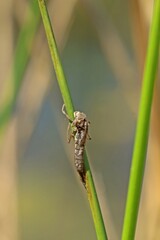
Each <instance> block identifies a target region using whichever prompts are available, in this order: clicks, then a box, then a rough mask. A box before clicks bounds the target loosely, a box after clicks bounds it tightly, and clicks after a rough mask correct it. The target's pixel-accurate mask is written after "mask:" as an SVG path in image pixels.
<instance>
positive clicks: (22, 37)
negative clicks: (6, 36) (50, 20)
mask: <svg viewBox="0 0 160 240" xmlns="http://www.w3.org/2000/svg"><path fill="white" fill-rule="evenodd" d="M39 16H40V14H39V8H38V4H37V2H36V1H30V3H29V7H28V11H27V16H26V21H25V23H24V25H23V27H22V29H21V31H20V33H19V36H18V41H17V45H16V49H15V53H14V57H13V65H12V70H11V73H10V76H9V79H6V81H8V82H9V86H8V87H7V89H6V91H5V93H6V95H5V96H4V100H3V104H1V106H0V135H1V134H2V133H4V130H5V127H6V126H7V123H8V121H9V119H10V117H11V114H12V111H13V107H14V105H15V102H16V99H17V96H18V93H19V89H20V86H21V83H22V80H23V75H24V73H25V69H26V65H27V63H28V59H29V56H30V52H31V45H32V42H33V39H34V36H35V32H36V30H37V26H38V22H39Z"/></svg>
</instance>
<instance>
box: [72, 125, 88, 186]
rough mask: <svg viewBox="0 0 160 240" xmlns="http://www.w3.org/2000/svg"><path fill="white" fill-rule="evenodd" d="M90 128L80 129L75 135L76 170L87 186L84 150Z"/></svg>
mask: <svg viewBox="0 0 160 240" xmlns="http://www.w3.org/2000/svg"><path fill="white" fill-rule="evenodd" d="M87 132H88V126H87V125H86V126H85V128H84V129H78V130H77V132H76V134H75V152H74V159H75V166H76V169H77V171H78V173H79V175H80V176H81V179H82V182H83V183H84V185H85V182H86V181H85V175H86V170H85V165H84V148H85V142H86V138H87Z"/></svg>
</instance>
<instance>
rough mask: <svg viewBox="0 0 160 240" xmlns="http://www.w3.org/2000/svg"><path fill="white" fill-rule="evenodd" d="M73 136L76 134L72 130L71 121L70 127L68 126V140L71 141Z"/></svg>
mask: <svg viewBox="0 0 160 240" xmlns="http://www.w3.org/2000/svg"><path fill="white" fill-rule="evenodd" d="M72 138H74V134H73V133H72V132H71V125H70V123H69V124H68V127H67V140H68V143H70V141H71V139H72Z"/></svg>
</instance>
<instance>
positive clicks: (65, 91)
mask: <svg viewBox="0 0 160 240" xmlns="http://www.w3.org/2000/svg"><path fill="white" fill-rule="evenodd" d="M38 2H39V8H40V11H41V15H42V19H43V24H44V28H45V31H46V36H47V39H48V45H49V48H50V52H51V57H52V61H53V65H54V69H55V72H56V76H57V81H58V84H59V87H60V91H61V94H62V98H63V101H64V104H65V107H66V111H67V113H68V115H69V117H70V118H71V119H73V112H74V108H73V104H72V100H71V95H70V92H69V88H68V85H67V81H66V78H65V75H64V72H63V68H62V64H61V61H60V57H59V53H58V49H57V46H56V41H55V37H54V34H53V30H52V26H51V22H50V18H49V14H48V11H47V7H46V3H45V1H44V0H38ZM85 166H86V187H87V194H88V200H89V203H90V207H91V211H92V216H93V220H94V224H95V229H96V233H97V239H98V240H107V235H106V231H105V226H104V222H103V218H102V214H101V210H100V206H99V202H98V197H97V193H96V190H95V186H94V182H93V178H92V174H91V169H90V166H89V162H88V157H87V154H86V153H85Z"/></svg>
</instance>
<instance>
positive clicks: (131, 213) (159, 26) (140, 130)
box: [122, 0, 160, 240]
mask: <svg viewBox="0 0 160 240" xmlns="http://www.w3.org/2000/svg"><path fill="white" fill-rule="evenodd" d="M159 44H160V0H156V1H155V4H154V11H153V17H152V24H151V30H150V35H149V42H148V50H147V56H146V62H145V68H144V76H143V85H142V93H141V99H140V107H139V115H138V121H137V129H136V136H135V144H134V151H133V158H132V165H131V171H130V181H129V188H128V196H127V203H126V211H125V217H124V224H123V231H122V240H133V239H134V236H135V229H136V222H137V216H138V209H139V202H140V195H141V189H142V182H143V174H144V168H145V159H146V152H147V144H148V133H149V122H150V114H151V106H152V99H153V90H154V82H155V78H156V70H157V65H158V57H159ZM144 231H145V230H144Z"/></svg>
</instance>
